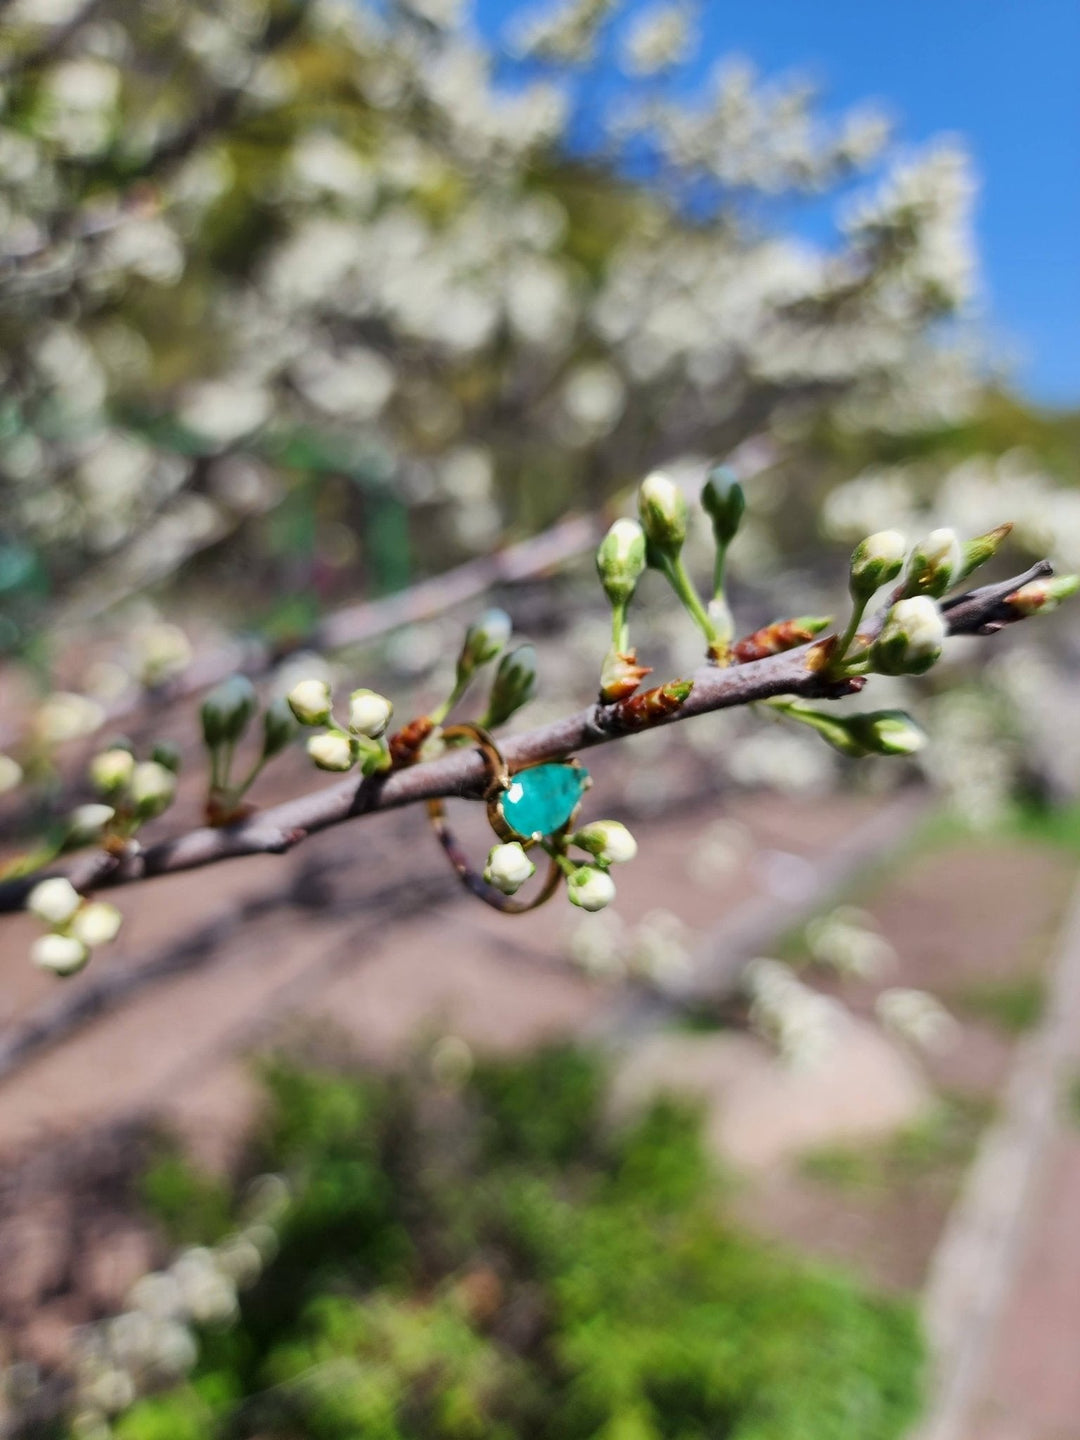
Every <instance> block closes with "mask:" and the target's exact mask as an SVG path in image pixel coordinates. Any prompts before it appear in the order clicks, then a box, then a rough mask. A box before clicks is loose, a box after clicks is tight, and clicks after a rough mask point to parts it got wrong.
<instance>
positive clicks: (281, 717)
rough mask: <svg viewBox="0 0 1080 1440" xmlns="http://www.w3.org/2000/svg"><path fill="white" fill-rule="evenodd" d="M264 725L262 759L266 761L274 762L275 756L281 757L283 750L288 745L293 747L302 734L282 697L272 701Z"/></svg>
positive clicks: (286, 701) (264, 714) (263, 721)
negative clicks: (298, 736) (293, 743)
mask: <svg viewBox="0 0 1080 1440" xmlns="http://www.w3.org/2000/svg"><path fill="white" fill-rule="evenodd" d="M262 723H263V745H262V758H263V759H264V760H272V759H273V757H274V756H275V755H280V754H281V752H282V750H284V749H285V747H286V746H287V745H291V744H292V742H293V741H294V740H295V739H296V737H297V735H298V734H299V733H300V727H299V725H298V724H297V722H296V717H295V716H294V715H293V712H292V709H291V707H290V705H289V702H288V700H285V699H283V698H281V697H279V698H278V699H277V700H272V701H271V702H270V704H269V705H268V706H267V707H266V709H265V710H264V711H263V717H262Z"/></svg>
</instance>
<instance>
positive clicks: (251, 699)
mask: <svg viewBox="0 0 1080 1440" xmlns="http://www.w3.org/2000/svg"><path fill="white" fill-rule="evenodd" d="M258 703H259V702H258V697H257V696H256V694H255V686H254V685H252V683H251V681H250V680H249V679H248V678H247V676H246V675H230V676H229V678H228V679H227V680H223V681H222V682H221V684H220V685H215V686H214V688H213V690H211V691H210V694H209V695H208V696H207V697H206V699H205V700H204V701H203V703H202V709H201V711H200V712H199V713H200V715H201V716H202V730H203V739H204V740H205V742H206V745H207V747H208V749H211V750H213V749H216V747H217V746H219V745H231V744H233V743H235V741H237V740H239V739H240V737H241V735H243V733H244V731H245V730H246V729H247V727H248V725H249V724H250V723H251V717H252V716H253V715H254V714H255V711H256V709H257V708H258Z"/></svg>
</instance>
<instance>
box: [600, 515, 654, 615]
mask: <svg viewBox="0 0 1080 1440" xmlns="http://www.w3.org/2000/svg"><path fill="white" fill-rule="evenodd" d="M644 569H645V531H644V530H643V529H642V528H641V526H640V525H639V524H638V522H637V521H636V520H616V521H615V523H614V525H612V527H611V529H610V530H609V531H608V532H607V534H606V535H605V536H604V538H603V540H601V541H600V545H599V547H598V549H597V551H596V573H597V574H598V575H599V576H600V584H601V585H602V586H603V587H604V594H605V595H606V596H607V598H608V599H609V600H610V602H611V603H612V605H626V604H628V603H629V601H630V599H631V597H632V596H633V593H634V591H635V589H636V588H637V583H638V581H639V580H640V579H641V576H642V573H643V571H644Z"/></svg>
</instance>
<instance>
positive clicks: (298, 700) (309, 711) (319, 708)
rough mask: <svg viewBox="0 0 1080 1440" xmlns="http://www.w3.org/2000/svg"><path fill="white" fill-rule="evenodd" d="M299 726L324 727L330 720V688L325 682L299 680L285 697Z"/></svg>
mask: <svg viewBox="0 0 1080 1440" xmlns="http://www.w3.org/2000/svg"><path fill="white" fill-rule="evenodd" d="M286 699H287V701H288V705H289V709H290V710H291V711H292V713H293V714H294V715H295V716H296V718H297V720H299V722H300V724H301V725H325V724H327V723H328V721H329V719H330V710H331V695H330V686H329V685H328V684H327V683H326V681H325V680H301V681H300V682H299V683H298V684H296V685H294V686H293V688H292V689H291V690H290V691H289V693H288V696H287V697H286Z"/></svg>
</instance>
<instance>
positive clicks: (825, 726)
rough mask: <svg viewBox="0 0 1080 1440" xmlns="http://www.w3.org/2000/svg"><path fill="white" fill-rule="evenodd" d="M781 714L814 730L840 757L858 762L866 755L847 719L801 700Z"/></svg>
mask: <svg viewBox="0 0 1080 1440" xmlns="http://www.w3.org/2000/svg"><path fill="white" fill-rule="evenodd" d="M782 713H783V714H785V715H787V717H788V718H789V719H790V720H798V721H799V723H800V724H801V725H808V726H809V727H810V729H811V730H816V731H817V733H818V734H819V735H820V736H821V738H822V739H823V740H824V741H825V742H826V744H828V745H831V746H832V748H833V749H834V750H838V751H839V752H840V754H841V755H847V756H849V757H850V758H851V759H853V760H860V759H862V757H863V756H864V755H865V754H866V753H867V751H866V747H865V746H864V745H863V744H862V743H861V742H860V741H859V740H858V739H857V738H856V736H855V734H854V730H853V727H852V724H851V720H850V719H849V718H845V717H844V716H842V715H834V714H832V713H830V712H829V711H827V710H815V709H814V707H813V706H812V705H806V704H804V703H803V701H801V700H792V701H790V702H789V703H787V704H786V705H785V706H784V707H783V711H782Z"/></svg>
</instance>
